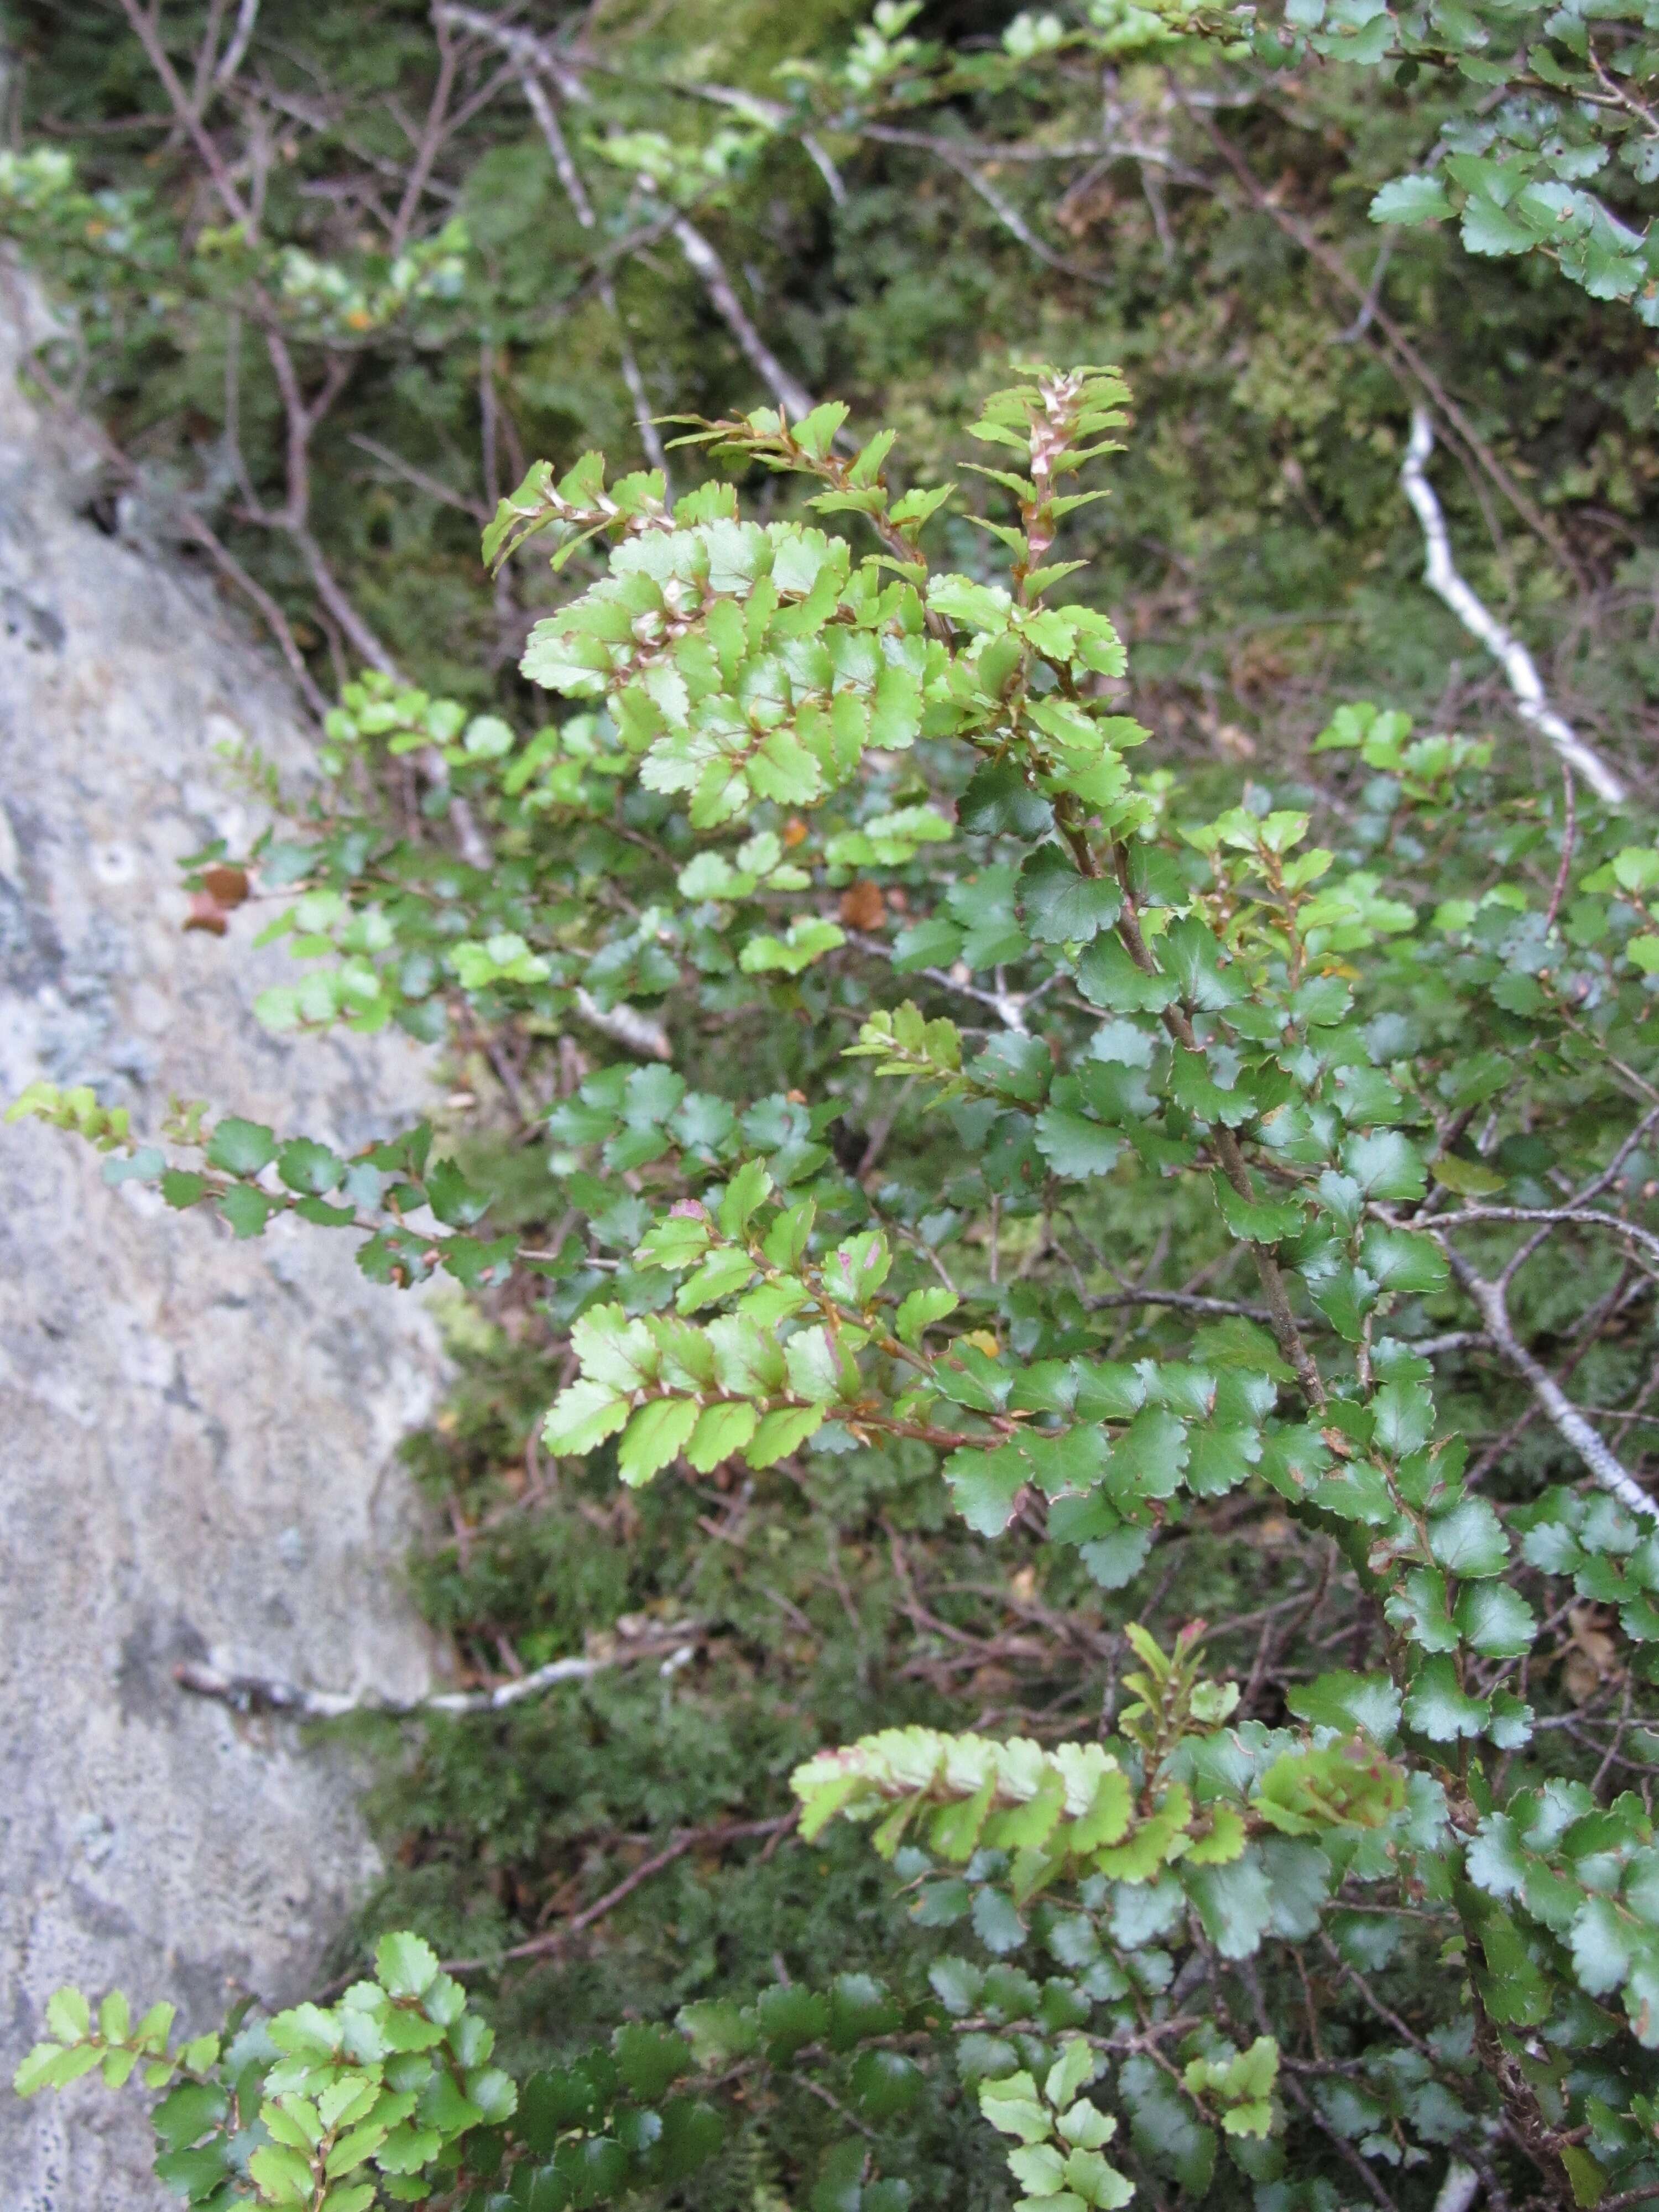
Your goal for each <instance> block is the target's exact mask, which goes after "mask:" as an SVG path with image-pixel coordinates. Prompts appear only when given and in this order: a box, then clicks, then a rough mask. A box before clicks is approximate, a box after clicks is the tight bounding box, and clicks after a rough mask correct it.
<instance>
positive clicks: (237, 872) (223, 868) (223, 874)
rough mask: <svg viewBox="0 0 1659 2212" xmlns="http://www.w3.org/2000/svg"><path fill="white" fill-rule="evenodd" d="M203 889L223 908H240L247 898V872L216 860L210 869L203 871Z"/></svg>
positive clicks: (244, 869)
mask: <svg viewBox="0 0 1659 2212" xmlns="http://www.w3.org/2000/svg"><path fill="white" fill-rule="evenodd" d="M202 889H203V890H204V891H206V892H207V894H208V896H210V898H212V899H215V900H216V901H217V902H218V903H219V904H220V905H221V906H222V907H226V908H229V907H235V906H240V904H241V903H242V901H243V900H244V899H245V898H246V896H247V870H246V868H234V867H232V866H229V865H228V862H226V861H223V860H216V861H215V862H214V864H213V866H211V867H210V868H204V869H203V871H202Z"/></svg>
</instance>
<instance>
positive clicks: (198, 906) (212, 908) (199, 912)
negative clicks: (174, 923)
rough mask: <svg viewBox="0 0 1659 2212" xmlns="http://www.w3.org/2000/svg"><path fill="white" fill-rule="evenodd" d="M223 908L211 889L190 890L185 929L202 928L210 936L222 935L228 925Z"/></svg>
mask: <svg viewBox="0 0 1659 2212" xmlns="http://www.w3.org/2000/svg"><path fill="white" fill-rule="evenodd" d="M229 926H230V925H229V923H228V921H227V920H226V918H225V909H224V908H223V907H222V906H221V905H220V903H219V902H218V900H217V899H216V898H215V897H214V896H213V894H212V892H211V891H192V892H191V895H190V912H189V913H188V914H187V915H185V928H186V929H204V930H206V931H207V933H208V934H209V936H210V937H222V936H223V935H224V933H225V932H226V930H227V929H228V927H229Z"/></svg>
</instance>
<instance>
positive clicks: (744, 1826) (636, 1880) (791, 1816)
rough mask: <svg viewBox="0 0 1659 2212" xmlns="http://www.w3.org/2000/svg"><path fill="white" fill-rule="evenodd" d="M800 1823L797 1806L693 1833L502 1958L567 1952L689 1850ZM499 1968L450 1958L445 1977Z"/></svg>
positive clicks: (776, 1833) (490, 1962)
mask: <svg viewBox="0 0 1659 2212" xmlns="http://www.w3.org/2000/svg"><path fill="white" fill-rule="evenodd" d="M799 1818H800V1808H799V1806H797V1807H795V1808H794V1809H793V1811H791V1812H787V1813H780V1814H778V1815H777V1816H776V1817H775V1819H773V1820H727V1821H725V1822H723V1823H722V1824H721V1825H720V1826H718V1827H713V1828H690V1829H687V1830H686V1831H685V1832H684V1833H683V1834H680V1835H678V1836H676V1837H675V1838H674V1840H673V1842H672V1843H671V1844H665V1846H664V1848H663V1849H662V1850H659V1851H656V1852H654V1853H653V1855H652V1857H650V1858H648V1859H644V1860H642V1861H641V1863H640V1864H639V1865H638V1866H636V1867H635V1869H634V1871H633V1873H632V1874H629V1875H623V1879H622V1880H621V1881H619V1882H618V1883H617V1885H616V1887H615V1888H614V1889H608V1890H606V1892H605V1895H604V1896H603V1897H599V1898H595V1899H594V1900H593V1902H592V1905H584V1906H583V1907H582V1909H581V1911H580V1912H573V1913H572V1914H571V1916H570V1917H569V1919H568V1920H562V1921H561V1922H560V1923H559V1925H558V1926H557V1927H556V1928H550V1929H548V1931H547V1933H546V1935H544V1936H532V1938H531V1939H530V1941H529V1942H527V1943H515V1944H513V1947H512V1948H511V1949H510V1950H507V1951H503V1952H501V1954H500V1958H501V1960H507V1959H542V1958H545V1957H546V1956H547V1955H548V1954H549V1953H550V1952H552V1951H557V1950H559V1949H561V1948H562V1947H563V1945H564V1944H566V1943H568V1942H569V1940H570V1938H571V1937H572V1936H580V1934H581V1933H582V1931H583V1929H587V1928H591V1927H592V1925H593V1923H594V1922H595V1921H598V1920H603V1919H604V1918H605V1915H606V1914H607V1913H609V1912H612V1911H615V1910H616V1908H617V1905H620V1904H621V1903H622V1902H623V1899H624V1898H628V1897H631V1896H632V1895H633V1893H634V1892H635V1890H636V1889H638V1888H640V1887H641V1886H642V1885H643V1884H644V1883H646V1882H647V1881H650V1880H651V1878H652V1876H653V1875H659V1874H661V1873H662V1872H663V1870H664V1869H665V1868H666V1867H671V1866H672V1865H673V1863H674V1862H675V1860H676V1859H683V1858H684V1857H685V1855H686V1853H687V1852H688V1851H696V1850H714V1849H718V1847H719V1846H720V1844H735V1843H740V1842H743V1841H745V1840H747V1839H749V1838H756V1837H760V1836H768V1837H770V1838H773V1839H774V1840H775V1839H776V1838H780V1837H781V1836H784V1835H787V1832H789V1830H790V1829H791V1828H793V1826H794V1825H795V1823H796V1821H797V1820H799ZM762 1856H763V1857H764V1856H765V1854H764V1853H763V1855H762ZM497 1963H498V1961H497V1960H495V1959H447V1960H445V1961H444V1972H446V1973H447V1974H465V1973H468V1972H472V1973H476V1972H478V1971H479V1969H480V1968H482V1967H484V1966H495V1965H496V1964H497Z"/></svg>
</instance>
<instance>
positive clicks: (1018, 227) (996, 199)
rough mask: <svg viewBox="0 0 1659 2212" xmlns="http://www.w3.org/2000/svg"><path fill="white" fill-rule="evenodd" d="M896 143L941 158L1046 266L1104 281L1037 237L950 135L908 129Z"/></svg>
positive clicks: (876, 131) (875, 131) (870, 132)
mask: <svg viewBox="0 0 1659 2212" xmlns="http://www.w3.org/2000/svg"><path fill="white" fill-rule="evenodd" d="M860 135H861V136H863V137H869V138H881V137H892V136H893V135H894V134H891V133H889V132H886V131H882V130H881V129H880V128H879V127H872V128H870V129H867V130H866V131H864V132H862V133H861V134H860ZM897 143H900V144H902V145H903V144H908V145H914V146H918V147H920V148H921V149H924V150H925V151H926V152H927V153H929V154H931V155H933V159H934V160H935V161H940V162H943V164H944V165H945V167H946V168H947V169H950V170H952V171H954V173H956V174H957V176H958V177H960V178H961V179H962V181H963V184H964V185H967V186H968V188H969V191H973V192H976V193H977V194H978V195H979V197H980V198H981V199H982V200H983V201H984V203H985V204H986V206H987V208H989V209H990V210H991V212H992V214H993V215H994V216H995V217H996V219H997V221H998V222H1000V224H1001V225H1002V227H1003V228H1004V229H1005V230H1006V231H1007V232H1008V234H1010V236H1011V237H1013V238H1017V239H1018V240H1019V242H1020V244H1021V245H1022V246H1024V248H1025V250H1026V252H1028V253H1034V254H1035V255H1036V258H1037V259H1038V260H1039V261H1041V262H1042V263H1043V264H1044V265H1045V266H1046V267H1048V268H1049V269H1055V270H1059V272H1060V275H1061V276H1075V277H1077V278H1079V280H1080V281H1081V282H1082V283H1085V284H1103V283H1105V282H1106V279H1105V277H1104V276H1103V275H1102V274H1101V273H1100V272H1099V270H1094V269H1085V268H1084V267H1083V266H1082V265H1081V264H1080V263H1079V262H1076V261H1072V260H1069V259H1068V258H1066V255H1065V254H1063V253H1058V252H1055V250H1054V247H1053V246H1049V245H1048V244H1047V243H1045V241H1044V240H1042V239H1040V238H1039V237H1038V236H1037V234H1036V232H1035V231H1034V230H1033V229H1032V228H1031V226H1030V223H1028V222H1026V220H1025V218H1024V216H1023V215H1021V213H1020V212H1019V210H1018V208H1017V207H1014V206H1013V205H1012V204H1011V203H1010V202H1009V201H1007V200H1006V199H1004V197H1002V194H1001V193H1000V191H998V190H997V188H996V186H995V185H994V184H992V182H991V181H990V179H989V178H988V177H986V176H984V175H982V174H981V172H980V171H979V170H978V169H977V168H976V167H975V165H974V161H973V157H972V156H971V155H967V154H964V153H963V152H961V151H960V150H959V149H957V147H956V146H955V145H954V144H953V143H951V140H950V139H948V138H930V137H927V136H926V135H925V134H924V133H923V132H921V131H908V132H906V133H904V134H903V136H902V137H900V138H899V139H898V141H897Z"/></svg>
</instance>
